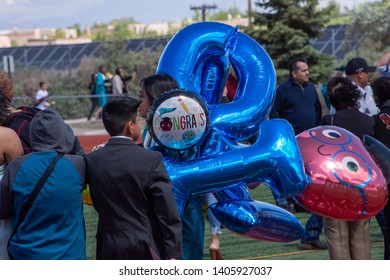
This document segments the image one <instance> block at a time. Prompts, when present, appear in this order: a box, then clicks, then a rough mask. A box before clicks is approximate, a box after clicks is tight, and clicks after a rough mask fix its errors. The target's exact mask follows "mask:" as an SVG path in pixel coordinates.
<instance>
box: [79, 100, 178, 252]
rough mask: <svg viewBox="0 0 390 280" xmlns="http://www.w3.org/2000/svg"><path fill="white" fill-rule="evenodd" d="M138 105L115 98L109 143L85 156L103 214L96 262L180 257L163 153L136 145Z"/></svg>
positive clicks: (108, 115) (106, 116)
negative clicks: (97, 260)
mask: <svg viewBox="0 0 390 280" xmlns="http://www.w3.org/2000/svg"><path fill="white" fill-rule="evenodd" d="M139 103H140V102H139V101H137V100H135V99H132V98H129V97H127V96H118V97H113V98H111V99H110V100H109V101H107V103H106V105H105V106H104V108H103V114H102V118H103V124H104V127H105V128H106V130H107V132H108V133H109V134H110V136H111V138H110V140H109V141H108V143H107V144H106V145H105V146H104V147H103V148H100V149H98V150H96V151H94V152H92V153H90V154H88V155H87V156H86V161H87V181H88V183H89V186H90V190H91V197H92V202H93V206H94V207H95V209H96V211H97V212H98V215H99V221H98V229H97V236H96V239H97V244H96V258H97V259H106V260H107V259H111V260H119V259H141V260H142V259H143V260H148V259H175V258H178V257H180V256H181V254H182V235H181V229H182V225H181V221H180V216H179V212H178V210H177V206H176V203H175V200H174V196H173V192H172V183H171V180H170V178H169V176H168V173H167V171H166V169H165V166H164V162H163V159H162V155H161V154H160V153H159V152H156V151H151V150H147V149H144V148H143V147H140V146H138V145H136V144H135V141H137V140H138V138H139V136H140V135H141V128H140V126H139V113H138V107H139Z"/></svg>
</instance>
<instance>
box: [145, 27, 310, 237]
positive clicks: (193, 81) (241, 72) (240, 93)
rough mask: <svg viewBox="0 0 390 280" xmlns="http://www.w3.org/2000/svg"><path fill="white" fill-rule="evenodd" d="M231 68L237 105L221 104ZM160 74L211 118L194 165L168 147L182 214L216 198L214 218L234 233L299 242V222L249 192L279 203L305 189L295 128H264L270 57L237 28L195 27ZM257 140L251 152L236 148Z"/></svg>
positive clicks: (271, 82)
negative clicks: (198, 200) (200, 199)
mask: <svg viewBox="0 0 390 280" xmlns="http://www.w3.org/2000/svg"><path fill="white" fill-rule="evenodd" d="M229 64H230V65H231V66H232V67H233V69H234V71H235V73H236V75H237V78H238V81H239V83H238V89H237V92H236V96H235V100H234V101H233V102H231V103H228V104H220V100H221V96H222V91H223V89H224V84H225V81H226V77H227V74H228V69H229ZM157 73H164V74H168V75H170V76H172V77H174V78H175V79H176V81H177V82H178V84H179V86H180V87H181V88H183V89H185V90H188V91H191V92H194V93H196V94H198V95H199V96H200V97H201V98H202V99H203V100H204V101H205V103H207V109H208V112H209V113H208V123H209V125H208V127H207V131H206V132H205V135H204V137H202V138H201V142H200V143H197V145H196V147H195V149H193V151H194V152H193V157H192V158H191V159H190V160H189V159H188V160H186V161H180V162H178V161H177V160H176V159H174V158H172V157H170V152H169V150H170V148H169V147H166V148H167V150H166V151H165V152H164V155H165V156H164V161H165V165H166V168H167V171H168V173H169V175H170V177H171V179H172V183H173V190H174V194H175V199H176V202H177V205H178V208H179V211H180V212H181V213H182V212H183V208H184V205H185V203H186V201H187V200H188V199H190V198H192V197H194V196H199V195H203V194H206V193H214V195H215V197H216V198H217V200H218V201H219V202H218V203H217V204H215V205H213V206H212V210H213V213H214V214H215V215H216V217H217V218H218V219H219V220H220V222H221V223H222V224H223V225H224V226H226V227H227V228H228V229H230V230H232V231H233V232H236V233H237V234H240V235H244V236H247V237H250V238H255V239H260V240H267V241H274V242H289V241H292V240H296V239H299V238H300V237H301V236H302V235H303V232H304V229H303V227H302V225H301V224H300V223H299V221H298V220H297V218H296V217H295V216H294V215H292V214H291V213H289V212H287V211H285V210H283V209H281V208H279V207H277V206H272V205H271V206H270V205H269V204H266V203H262V202H258V201H253V199H252V198H251V196H250V194H249V192H248V191H247V189H246V188H245V185H246V184H249V183H254V182H267V183H268V184H269V185H270V186H271V188H272V190H273V191H274V193H275V194H276V195H277V196H279V197H287V196H292V195H295V194H297V193H300V192H301V191H302V190H303V189H304V188H305V187H306V185H307V184H308V178H307V177H306V175H305V173H304V168H303V162H302V159H301V156H300V152H299V149H298V145H297V142H296V139H295V136H294V133H293V130H292V127H291V125H290V124H288V122H287V121H284V120H270V121H266V119H267V118H268V115H269V112H270V110H271V107H272V104H273V100H274V92H275V86H276V72H275V68H274V66H273V63H272V60H271V59H270V57H269V56H268V54H267V53H266V52H265V50H264V49H263V48H262V47H261V46H260V45H259V44H258V43H257V42H256V41H254V40H253V39H252V38H250V37H249V36H247V35H246V34H244V33H241V32H238V29H237V28H233V27H231V26H228V25H225V24H222V23H216V22H203V23H197V24H192V25H190V26H187V27H185V28H183V29H182V30H180V31H179V32H178V33H177V34H176V35H175V36H174V37H173V38H172V40H171V41H170V42H169V44H168V45H167V46H166V48H165V50H164V52H163V54H162V56H161V58H160V61H159V64H158V67H157ZM152 106H153V105H152ZM148 124H149V123H148ZM260 126H261V127H260ZM256 133H259V137H258V140H257V141H256V143H254V144H253V145H239V144H238V143H237V141H239V140H243V139H248V138H249V137H251V136H253V135H255V134H256ZM185 151H188V150H185ZM189 158H190V157H189ZM199 234H203V233H199Z"/></svg>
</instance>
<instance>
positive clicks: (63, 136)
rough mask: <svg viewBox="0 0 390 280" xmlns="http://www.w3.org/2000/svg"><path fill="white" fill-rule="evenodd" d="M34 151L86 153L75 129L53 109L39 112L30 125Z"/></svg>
mask: <svg viewBox="0 0 390 280" xmlns="http://www.w3.org/2000/svg"><path fill="white" fill-rule="evenodd" d="M30 142H31V147H32V150H33V152H40V151H53V150H54V151H56V152H58V153H61V154H78V155H83V154H85V152H84V149H83V148H82V147H81V145H80V143H79V142H78V139H77V137H75V135H74V133H73V130H72V129H71V128H70V127H69V126H68V125H67V124H66V123H65V122H64V120H63V119H62V117H61V116H60V114H59V113H57V112H56V111H54V110H53V109H50V108H48V109H46V110H42V111H40V112H38V113H37V114H36V115H35V117H34V118H33V120H32V122H31V126H30Z"/></svg>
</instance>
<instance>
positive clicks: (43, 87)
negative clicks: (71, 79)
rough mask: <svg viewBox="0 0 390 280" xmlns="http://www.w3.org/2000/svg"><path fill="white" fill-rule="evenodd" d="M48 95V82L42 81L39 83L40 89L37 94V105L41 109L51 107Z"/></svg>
mask: <svg viewBox="0 0 390 280" xmlns="http://www.w3.org/2000/svg"><path fill="white" fill-rule="evenodd" d="M48 96H49V93H48V92H47V84H46V82H43V81H42V82H40V83H39V90H38V91H37V93H36V94H35V107H36V108H38V109H41V110H45V109H46V108H48V107H50V103H49V102H48V101H47V98H48Z"/></svg>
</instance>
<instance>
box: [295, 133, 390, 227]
mask: <svg viewBox="0 0 390 280" xmlns="http://www.w3.org/2000/svg"><path fill="white" fill-rule="evenodd" d="M297 140H298V145H299V148H300V151H301V154H302V158H303V162H304V165H305V172H306V175H308V176H309V177H310V179H311V183H310V184H309V185H308V186H307V188H306V189H305V190H304V191H303V192H302V193H300V194H299V195H297V196H296V200H297V201H298V202H299V203H300V204H301V205H302V206H303V207H305V208H306V209H308V210H309V211H311V212H314V213H317V214H319V215H322V216H327V217H331V218H336V219H343V220H362V219H367V218H370V217H373V216H375V215H376V214H377V213H378V212H379V211H380V210H381V209H382V208H383V207H384V205H385V204H386V201H387V197H388V192H387V186H386V179H385V178H384V176H383V174H382V172H381V170H380V168H379V167H378V166H377V164H376V163H375V162H374V160H373V159H372V157H371V156H370V154H369V153H368V152H367V150H366V149H365V147H364V144H363V142H362V141H361V140H360V139H359V138H358V137H356V136H355V135H353V134H352V133H350V132H349V131H347V130H345V129H343V128H339V127H335V126H319V127H316V128H314V129H310V130H306V131H304V132H302V133H301V134H299V135H298V136H297Z"/></svg>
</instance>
